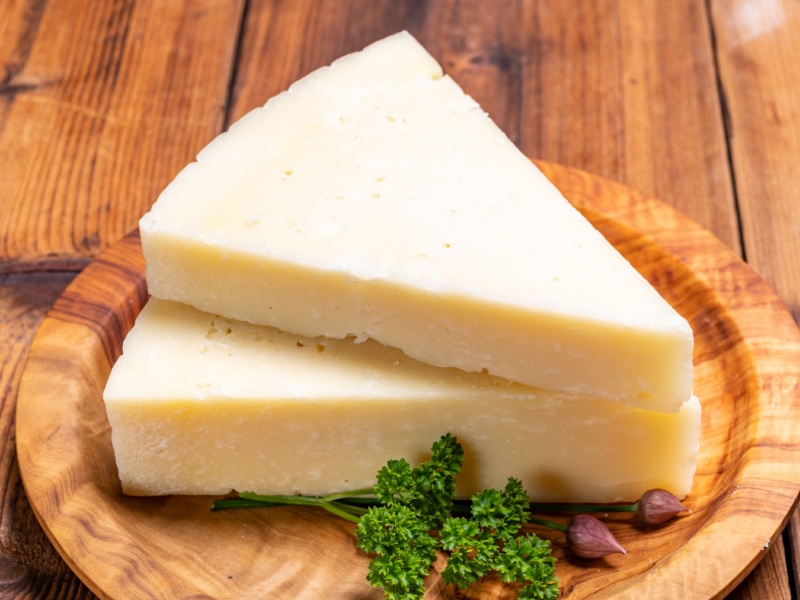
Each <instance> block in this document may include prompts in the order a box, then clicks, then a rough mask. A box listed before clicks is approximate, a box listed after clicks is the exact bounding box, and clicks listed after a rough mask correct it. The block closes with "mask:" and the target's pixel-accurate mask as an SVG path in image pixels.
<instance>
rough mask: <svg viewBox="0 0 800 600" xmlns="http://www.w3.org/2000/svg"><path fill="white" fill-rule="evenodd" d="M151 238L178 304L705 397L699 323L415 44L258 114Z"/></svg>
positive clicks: (163, 209)
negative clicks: (695, 346) (696, 373)
mask: <svg viewBox="0 0 800 600" xmlns="http://www.w3.org/2000/svg"><path fill="white" fill-rule="evenodd" d="M140 228H141V235H142V245H143V248H144V253H145V257H146V260H147V278H148V285H149V289H150V292H151V293H152V294H153V295H154V296H156V297H159V298H164V299H170V300H177V301H181V302H184V303H187V304H191V305H193V306H196V307H198V308H200V309H202V310H205V311H208V312H213V313H217V314H224V315H226V316H228V317H232V318H237V319H242V320H247V321H252V322H256V323H261V324H266V325H271V326H275V327H278V328H280V329H283V330H286V331H292V332H295V333H297V334H300V335H305V336H320V335H322V336H328V337H334V338H345V337H347V336H355V337H356V338H358V339H365V338H373V339H376V340H379V341H380V342H382V343H384V344H387V345H390V346H395V347H397V348H400V349H402V350H403V351H404V352H405V353H406V354H407V355H408V356H411V357H413V358H416V359H418V360H421V361H423V362H426V363H430V364H433V365H438V366H455V367H459V368H461V369H463V370H467V371H481V370H484V369H485V370H487V371H488V372H490V373H492V374H495V375H498V376H502V377H505V378H508V379H512V380H514V381H518V382H521V383H524V384H527V385H531V386H536V387H540V388H546V389H551V390H560V391H565V392H569V393H579V394H589V395H592V396H596V397H598V398H605V399H609V400H615V401H620V402H622V403H625V404H628V405H632V406H640V407H643V408H648V409H652V410H659V411H678V410H679V409H680V408H681V407H682V406H684V403H685V402H686V401H687V400H688V399H689V398H690V396H691V393H692V343H693V338H692V331H691V329H690V327H689V325H688V323H687V322H686V321H685V320H684V319H683V318H682V317H680V316H679V315H678V314H677V313H676V312H675V311H674V310H673V309H672V308H671V307H670V306H669V304H668V303H667V302H665V301H664V300H663V299H662V298H661V297H660V296H659V294H658V293H657V292H656V291H655V290H654V289H653V288H652V287H651V286H650V285H649V284H648V283H647V282H646V281H645V280H644V279H643V278H642V277H641V276H640V274H639V273H637V272H636V271H635V270H634V269H633V268H632V267H631V266H630V264H629V263H627V262H626V261H625V260H624V258H622V257H621V256H620V255H619V254H618V253H617V252H616V251H615V250H614V249H613V248H612V247H611V246H610V245H609V244H608V243H607V242H606V240H605V239H604V238H603V237H602V236H601V235H600V234H599V233H598V232H597V231H596V230H595V229H594V228H593V227H592V226H591V225H590V224H589V223H588V222H587V221H586V220H585V219H584V218H583V217H582V216H581V215H580V214H579V213H578V212H577V211H576V210H575V209H573V208H572V207H571V206H570V205H569V203H568V202H567V201H566V200H565V199H564V198H563V197H562V196H561V194H560V193H559V192H558V191H557V190H556V189H555V188H554V187H553V186H552V185H551V184H550V183H549V182H548V181H547V180H546V179H545V177H544V176H543V175H542V174H541V172H540V171H539V170H538V169H536V168H535V167H534V166H533V165H532V164H531V163H530V161H529V160H528V159H527V158H526V157H525V156H523V155H522V154H521V153H520V152H519V151H518V150H517V148H516V147H515V146H514V144H513V143H512V142H511V141H509V139H508V138H507V137H506V136H505V135H504V134H503V133H502V132H501V131H500V130H499V129H498V128H497V126H496V125H495V124H494V123H493V122H492V121H491V120H490V119H489V118H488V117H487V115H486V114H485V113H484V112H483V111H482V110H481V109H480V107H479V106H478V105H477V104H476V103H475V102H474V101H473V100H472V99H471V98H469V97H468V96H466V95H465V94H464V93H463V92H462V90H461V89H460V88H459V87H458V85H457V84H456V83H455V82H454V81H453V80H452V79H450V78H449V77H447V76H443V74H442V71H441V68H440V67H439V65H438V64H437V63H436V61H435V60H434V59H433V58H432V57H431V56H430V55H429V54H428V53H427V52H426V51H425V50H424V49H423V48H422V47H421V46H420V45H419V44H418V43H417V42H416V41H415V40H414V39H413V38H412V37H411V36H410V35H409V34H407V33H400V34H396V35H394V36H391V37H389V38H386V39H384V40H382V41H380V42H377V43H375V44H373V45H372V46H369V47H368V48H367V49H365V50H364V51H362V52H360V53H355V54H352V55H349V56H346V57H344V58H342V59H340V60H338V61H336V62H335V63H333V64H332V65H331V66H330V67H328V68H324V69H320V70H318V71H316V72H314V73H312V74H310V75H308V76H307V77H305V78H303V79H302V80H300V81H298V82H297V83H296V84H295V85H293V86H292V87H291V88H290V90H288V91H287V92H285V93H283V94H281V95H279V96H277V97H275V98H273V99H272V100H270V101H269V102H268V103H267V104H266V105H265V106H264V107H262V108H259V109H256V110H254V111H252V112H251V113H249V114H248V115H246V116H245V117H244V118H242V119H241V120H240V121H239V122H238V123H236V124H234V125H233V126H232V127H231V129H230V130H229V131H228V132H227V133H224V134H222V135H221V136H219V137H218V138H217V139H216V140H214V141H213V142H212V143H211V144H209V145H208V146H207V147H206V148H205V149H204V150H203V151H202V152H201V153H200V154H199V156H198V158H197V161H196V162H194V163H192V164H190V165H188V166H187V167H186V168H185V169H184V170H183V171H182V172H181V173H180V174H179V175H178V176H177V177H176V179H175V180H174V181H173V182H172V184H170V185H169V186H168V187H167V189H166V190H165V191H164V192H163V194H162V195H161V197H160V198H159V199H158V201H157V202H156V203H155V206H154V207H153V209H152V211H151V212H149V213H148V214H146V215H145V216H144V217H143V218H142V220H141V222H140ZM682 410H684V411H685V410H686V409H685V408H684V409H682ZM392 450H394V448H392ZM376 456H377V455H376Z"/></svg>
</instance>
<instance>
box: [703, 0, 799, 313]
mask: <svg viewBox="0 0 800 600" xmlns="http://www.w3.org/2000/svg"><path fill="white" fill-rule="evenodd" d="M711 7H712V13H711V14H712V17H713V25H714V31H715V34H716V40H717V53H718V57H719V59H718V60H719V72H720V78H721V84H722V88H723V90H724V92H725V98H726V101H727V107H728V114H729V123H730V144H731V154H732V158H733V166H734V173H735V179H736V191H737V196H738V199H739V205H740V210H741V213H742V223H743V230H744V232H743V233H744V240H745V244H746V246H747V260H748V262H749V263H750V264H751V265H752V266H753V267H754V268H755V269H756V270H757V271H758V272H759V273H760V274H761V275H762V277H764V279H766V281H767V282H768V283H769V284H770V285H771V286H772V287H773V289H775V291H777V292H778V295H779V296H780V297H781V298H782V300H783V301H784V302H785V303H786V305H787V306H788V307H789V309H790V310H791V312H792V314H793V315H794V317H795V321H798V322H800V202H798V198H800V161H799V160H798V157H799V156H800V68H798V66H797V61H796V57H797V56H798V55H800V35H798V31H800V4H798V3H797V2H793V1H791V0H775V1H774V2H763V3H759V4H753V3H749V2H740V1H736V0H715V1H713V2H712V3H711Z"/></svg>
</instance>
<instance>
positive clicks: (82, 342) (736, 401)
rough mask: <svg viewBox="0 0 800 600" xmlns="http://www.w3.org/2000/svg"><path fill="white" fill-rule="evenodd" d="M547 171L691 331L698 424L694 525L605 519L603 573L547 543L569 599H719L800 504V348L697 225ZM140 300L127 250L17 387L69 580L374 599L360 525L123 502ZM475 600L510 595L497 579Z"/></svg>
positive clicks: (27, 456) (74, 296)
mask: <svg viewBox="0 0 800 600" xmlns="http://www.w3.org/2000/svg"><path fill="white" fill-rule="evenodd" d="M539 165H540V167H541V168H542V169H543V170H544V172H545V173H546V174H547V175H548V177H550V179H551V180H552V181H553V182H554V183H555V184H556V185H557V186H558V187H559V188H560V189H561V190H562V191H563V192H564V193H565V195H566V196H567V197H568V198H569V199H570V200H571V201H572V202H573V203H574V204H575V205H576V206H578V207H579V208H580V209H581V210H582V211H583V212H584V214H585V215H586V216H587V217H588V218H589V219H590V220H591V221H592V222H593V223H594V224H595V225H596V226H597V227H598V228H599V229H600V230H601V231H602V232H603V234H604V235H606V237H607V238H608V239H609V240H610V241H611V242H612V243H613V244H615V245H616V246H617V247H618V248H619V249H620V251H621V252H622V253H623V254H624V255H625V256H626V257H627V258H628V259H629V260H630V261H631V262H632V263H633V264H634V265H635V266H636V267H637V268H638V269H639V270H640V271H641V272H642V273H643V274H644V275H645V276H646V277H647V278H648V279H649V280H650V281H651V282H652V283H653V285H655V286H656V287H657V288H658V289H659V291H660V292H661V293H662V294H663V295H664V296H665V298H666V299H667V300H668V301H669V302H670V303H672V304H673V306H675V307H676V309H677V310H678V311H679V312H680V313H682V314H683V315H684V316H685V317H686V318H687V319H688V320H689V321H690V323H691V324H692V326H693V328H694V330H695V337H696V349H695V366H696V374H695V391H696V393H697V395H698V396H699V397H700V399H701V402H702V404H703V409H704V412H703V423H702V431H701V448H700V454H699V461H698V471H697V475H696V477H695V481H694V487H693V490H692V493H691V495H690V497H689V498H688V499H687V501H686V503H687V505H688V506H689V507H690V508H691V509H692V511H693V513H692V514H691V515H690V516H688V517H685V518H682V519H679V520H677V521H673V522H672V523H671V524H670V525H669V526H667V527H663V528H659V529H650V530H648V529H642V528H640V527H638V526H637V525H635V524H634V523H633V522H632V521H631V520H630V517H627V516H616V517H611V518H610V519H609V524H610V527H611V528H612V530H613V531H614V533H615V535H616V536H617V537H618V539H619V540H620V541H621V542H622V544H623V545H624V546H625V547H626V549H627V550H628V555H626V556H612V557H608V558H607V559H603V560H595V561H587V560H579V559H576V558H574V557H572V556H571V555H570V554H568V553H566V552H564V551H563V549H562V548H561V546H560V542H561V540H560V539H559V538H558V536H554V535H553V534H551V533H547V532H541V533H543V535H546V536H547V537H550V538H551V539H553V540H554V541H555V543H556V555H557V556H558V557H559V567H558V575H559V577H560V578H561V586H562V590H563V591H562V594H563V595H564V596H565V597H568V598H587V597H592V598H600V597H610V596H613V597H615V598H637V599H638V598H643V597H646V598H670V599H672V598H678V597H680V598H697V599H700V598H703V599H706V598H718V597H721V596H722V595H724V594H725V593H727V592H729V591H730V590H731V589H733V587H734V586H735V585H736V583H738V582H739V581H740V580H741V579H742V578H743V577H744V576H745V575H746V574H747V573H748V572H749V571H750V569H751V568H752V567H753V566H754V565H755V564H756V563H757V562H758V560H759V559H760V558H761V557H762V555H763V554H764V553H765V552H766V551H767V549H768V548H769V546H770V544H771V543H772V542H773V541H774V539H775V538H776V536H777V535H778V533H779V532H780V530H781V529H782V527H783V525H784V524H785V522H786V520H787V519H788V518H789V514H790V511H791V509H792V508H793V506H794V504H795V502H796V499H797V494H798V490H800V440H798V439H797V437H796V436H795V435H794V431H796V429H797V427H798V421H799V420H800V413H799V412H798V409H800V388H799V387H798V381H797V371H798V369H797V365H798V364H800V334H799V333H798V330H797V328H796V326H795V324H794V322H793V321H792V319H791V317H790V315H789V314H788V312H787V311H786V309H785V308H784V307H783V305H782V304H781V303H780V302H779V301H778V300H777V299H776V297H775V295H774V294H773V293H772V292H771V291H770V289H769V288H768V287H767V286H766V285H765V284H764V283H763V282H762V281H761V280H760V279H759V278H758V277H757V276H756V275H755V274H754V273H753V271H752V270H751V269H750V268H749V267H747V266H746V265H745V264H744V263H742V262H741V261H740V260H739V258H738V257H737V256H736V255H735V254H734V253H733V252H731V251H730V250H728V249H727V248H726V247H725V246H724V245H723V244H722V243H721V242H720V241H719V240H717V239H716V238H715V237H714V236H713V235H711V234H710V233H709V232H707V231H706V230H704V229H703V228H701V227H700V226H698V225H697V224H695V223H694V222H692V221H690V220H689V219H687V218H685V217H683V216H682V215H681V214H680V213H678V212H676V211H675V210H673V209H672V208H670V207H668V206H667V205H665V204H663V203H661V202H659V201H657V200H655V199H653V198H649V197H646V196H644V195H641V194H637V193H635V192H633V191H631V190H630V189H628V188H626V187H624V186H622V185H619V184H615V183H612V182H610V181H607V180H604V179H601V178H599V177H595V176H592V175H589V174H587V173H584V172H581V171H577V170H574V169H568V168H566V167H562V166H558V165H555V164H551V163H539ZM532 259H534V260H536V259H538V257H532ZM610 283H611V282H610ZM146 298H147V292H146V284H145V280H144V264H143V259H142V256H141V249H140V246H139V240H138V237H137V236H136V234H131V235H129V236H128V237H126V238H125V239H124V240H122V241H121V242H119V243H117V244H115V245H114V246H112V247H110V248H109V249H108V250H106V251H105V252H103V253H102V254H101V256H100V257H99V258H98V259H97V260H96V261H95V262H93V263H92V264H91V265H90V266H89V267H88V268H87V269H86V270H85V271H84V272H83V273H82V274H81V275H80V276H78V277H77V278H76V280H75V281H74V282H73V284H72V285H70V286H69V288H68V289H67V290H66V291H65V293H64V294H63V295H62V296H61V298H60V299H59V301H58V302H57V303H56V305H55V306H54V308H53V310H52V311H51V313H50V314H49V316H48V317H47V318H46V319H45V320H44V322H43V324H42V326H41V329H40V331H39V333H38V335H37V337H36V339H35V340H34V343H33V345H32V348H31V352H30V356H29V359H28V363H27V365H26V369H25V373H24V375H23V380H22V383H21V389H20V395H19V400H18V407H17V445H18V452H19V463H20V469H21V473H22V477H23V482H24V484H25V487H26V489H27V491H28V494H29V496H30V498H31V504H32V506H33V509H34V511H35V512H36V514H37V516H38V518H39V519H40V521H41V522H42V524H43V526H44V528H45V530H46V531H47V533H48V535H49V537H50V538H51V540H52V541H53V543H54V544H55V546H56V548H57V549H58V550H59V552H60V553H61V554H62V555H63V556H64V558H65V560H66V561H67V562H68V564H69V565H70V566H71V567H72V568H73V569H74V570H75V571H76V572H77V573H78V575H79V576H80V577H81V578H82V579H83V580H84V581H85V582H86V583H87V584H88V585H89V586H90V587H91V588H92V589H93V591H95V592H96V593H97V594H98V595H100V596H101V597H104V598H143V597H206V596H209V597H215V598H226V597H229V598H256V597H258V598H263V597H270V598H287V599H288V598H292V599H294V598H309V599H310V598H358V599H367V598H380V597H381V594H380V593H379V592H377V591H375V590H372V589H371V588H370V587H369V585H368V584H367V583H366V581H365V579H364V576H365V573H366V568H367V562H368V559H367V557H366V556H364V555H363V554H361V553H359V552H358V550H357V549H356V548H355V545H354V540H353V537H352V525H350V524H348V523H346V522H344V521H342V520H340V519H338V518H336V517H333V516H331V515H328V514H326V513H324V512H322V511H318V510H313V509H295V508H276V509H267V510H251V511H224V512H216V513H211V512H210V511H209V507H210V503H211V500H212V499H211V498H206V497H167V498H130V497H125V496H123V495H122V494H121V493H120V488H119V482H118V479H117V474H116V468H115V464H114V459H113V455H112V451H111V445H110V431H109V426H108V423H107V421H106V417H105V411H104V407H103V403H102V390H103V387H104V385H105V380H106V378H107V376H108V372H109V370H110V368H111V365H112V364H113V362H114V360H115V359H116V357H117V356H118V354H119V352H120V347H121V342H122V339H123V337H124V335H125V333H126V332H127V331H128V330H129V329H130V327H131V325H132V323H133V321H134V319H135V316H136V314H137V313H138V311H139V310H140V308H141V306H142V305H143V303H144V302H145V301H146ZM430 585H431V587H430V589H429V592H428V597H430V598H455V597H458V596H457V594H456V593H455V592H454V590H452V589H450V588H449V587H445V586H442V585H441V584H440V582H439V581H438V579H437V578H436V577H435V576H434V577H432V578H431V580H430ZM473 593H474V594H478V595H480V596H481V597H492V598H503V597H508V598H512V597H513V590H510V589H504V588H502V587H501V586H500V584H498V583H496V582H493V581H487V582H485V583H484V584H483V586H482V589H479V590H477V591H474V592H473Z"/></svg>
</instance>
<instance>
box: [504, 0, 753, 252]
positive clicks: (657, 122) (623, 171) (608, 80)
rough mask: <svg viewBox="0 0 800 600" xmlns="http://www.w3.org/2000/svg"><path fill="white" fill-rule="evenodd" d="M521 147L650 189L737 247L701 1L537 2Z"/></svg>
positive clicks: (529, 14) (528, 19) (530, 19)
mask: <svg viewBox="0 0 800 600" xmlns="http://www.w3.org/2000/svg"><path fill="white" fill-rule="evenodd" d="M520 21H521V22H523V23H528V24H530V26H531V28H532V31H531V32H529V33H528V34H527V35H526V38H528V39H530V40H533V42H532V43H533V44H536V48H537V50H538V51H537V52H535V53H533V54H532V55H531V61H530V62H529V63H526V64H525V66H524V71H525V72H526V73H527V75H524V76H523V85H525V86H526V87H525V89H523V91H522V95H523V97H524V98H525V103H524V107H525V113H524V118H523V119H522V124H523V127H524V129H523V133H522V135H521V143H522V147H523V149H526V150H527V151H528V152H530V153H532V154H535V155H536V156H540V157H542V158H545V159H547V160H552V161H555V162H560V163H562V164H567V165H573V166H576V167H579V168H582V169H586V170H589V171H591V172H593V173H596V174H599V175H602V176H604V177H607V178H609V179H613V180H617V181H620V182H623V183H625V184H627V185H629V186H631V187H632V188H634V189H637V190H640V191H643V192H645V193H648V194H651V195H653V196H655V197H657V198H659V199H660V200H663V201H665V202H667V203H669V204H671V205H672V206H674V207H675V208H677V209H679V210H681V211H682V212H684V213H685V214H687V215H688V216H689V217H691V218H693V219H695V220H696V221H698V222H699V223H700V224H701V225H703V226H704V227H706V228H707V229H709V230H710V231H712V232H713V233H715V234H716V235H717V237H719V238H720V239H721V240H722V241H723V242H725V243H726V244H727V245H729V246H730V247H731V248H733V249H734V250H736V251H738V250H739V244H738V226H737V221H736V212H735V208H734V199H733V194H732V188H731V181H730V170H729V166H728V161H727V155H726V144H725V136H724V130H723V126H722V124H723V121H722V115H721V110H720V103H719V98H718V96H717V88H716V80H715V65H714V58H713V52H712V44H711V39H710V35H709V31H708V26H707V15H706V12H705V5H704V3H702V2H660V1H658V0H647V1H644V2H638V1H622V2H617V1H615V0H608V1H606V0H596V1H593V2H586V3H582V10H581V11H577V12H576V11H575V10H574V6H573V5H570V4H569V3H537V4H533V5H532V6H531V7H530V8H528V10H527V11H526V13H525V14H524V15H523V18H521V19H520Z"/></svg>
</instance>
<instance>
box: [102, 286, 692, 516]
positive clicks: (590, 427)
mask: <svg viewBox="0 0 800 600" xmlns="http://www.w3.org/2000/svg"><path fill="white" fill-rule="evenodd" d="M104 398H105V402H106V408H107V413H108V417H109V421H110V423H111V428H112V442H113V446H114V451H115V454H116V459H117V465H118V469H119V475H120V479H121V481H122V486H123V491H125V492H126V493H128V494H133V495H161V494H225V493H227V492H229V491H230V490H232V489H235V490H237V491H255V492H260V493H265V494H294V493H302V494H315V495H318V494H327V493H332V492H337V491H343V490H349V489H359V488H363V487H367V486H371V485H373V484H374V479H375V475H376V473H377V472H378V470H379V469H380V468H381V467H382V466H383V465H384V464H386V461H387V460H389V459H392V458H400V457H405V458H407V459H408V460H409V462H411V463H412V464H416V463H417V462H418V461H421V460H423V459H425V458H426V456H427V455H428V453H429V451H430V446H431V444H432V443H433V442H434V441H436V440H437V439H438V438H439V437H440V436H441V435H442V434H444V433H447V432H450V433H453V434H454V435H456V436H458V438H459V439H460V441H462V443H463V444H464V447H465V452H466V460H465V463H464V471H463V472H462V474H461V476H460V479H459V481H458V491H459V494H460V495H462V496H464V495H469V494H472V493H474V492H477V491H479V490H481V489H483V488H485V487H497V488H502V487H503V486H504V485H505V482H506V479H507V478H508V477H510V476H513V477H517V478H519V479H520V480H521V481H522V482H523V484H524V486H525V488H526V489H527V491H528V493H529V495H530V496H531V497H532V498H534V499H536V500H547V501H575V502H579V501H586V502H589V501H591V502H613V501H617V500H636V499H637V498H638V497H639V496H640V495H641V494H642V493H643V492H644V491H646V490H647V489H649V488H654V487H661V488H665V489H668V490H670V491H672V492H673V493H675V494H677V495H678V496H683V495H685V494H686V493H687V492H688V491H689V489H690V487H691V482H692V476H693V474H694V469H695V456H696V453H697V450H698V435H699V434H698V432H699V418H700V406H699V404H698V402H697V400H696V399H694V398H692V399H691V400H689V401H687V402H686V403H684V404H683V405H682V407H681V409H680V410H679V411H678V412H676V413H657V412H652V411H646V410H641V409H637V408H633V407H628V406H625V405H622V404H620V403H618V402H612V401H608V400H602V399H597V398H591V397H576V396H573V395H570V394H564V393H560V392H552V391H544V390H539V389H535V388H530V387H526V386H522V385H519V384H515V383H511V382H509V381H507V380H504V379H501V378H498V377H494V376H490V375H487V374H482V373H465V372H463V371H460V370H458V369H453V368H439V367H433V366H430V365H427V364H424V363H420V362H418V361H415V360H413V359H410V358H408V357H407V356H405V355H404V354H403V353H402V352H400V351H399V350H396V349H393V348H390V347H387V346H383V345H380V344H378V343H376V342H374V341H367V342H364V343H362V344H356V343H353V341H352V340H335V339H325V338H317V339H306V338H302V337H298V336H296V335H293V334H289V333H286V332H283V331H280V330H277V329H274V328H270V327H263V326H257V325H252V324H249V323H243V322H239V321H233V320H230V319H225V318H222V317H218V316H213V315H210V314H207V313H203V312H200V311H197V310H195V309H193V308H191V307H188V306H186V305H183V304H179V303H175V302H169V301H163V300H158V299H151V300H150V301H149V302H148V303H147V304H146V305H145V307H144V309H143V311H142V312H141V313H140V315H139V317H138V318H137V321H136V324H135V326H134V328H133V329H132V330H131V331H130V333H129V334H128V336H127V337H126V339H125V342H124V346H123V354H122V356H121V357H120V359H119V360H118V361H117V363H116V364H115V365H114V367H113V370H112V372H111V376H110V378H109V381H108V384H107V387H106V390H105V394H104Z"/></svg>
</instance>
